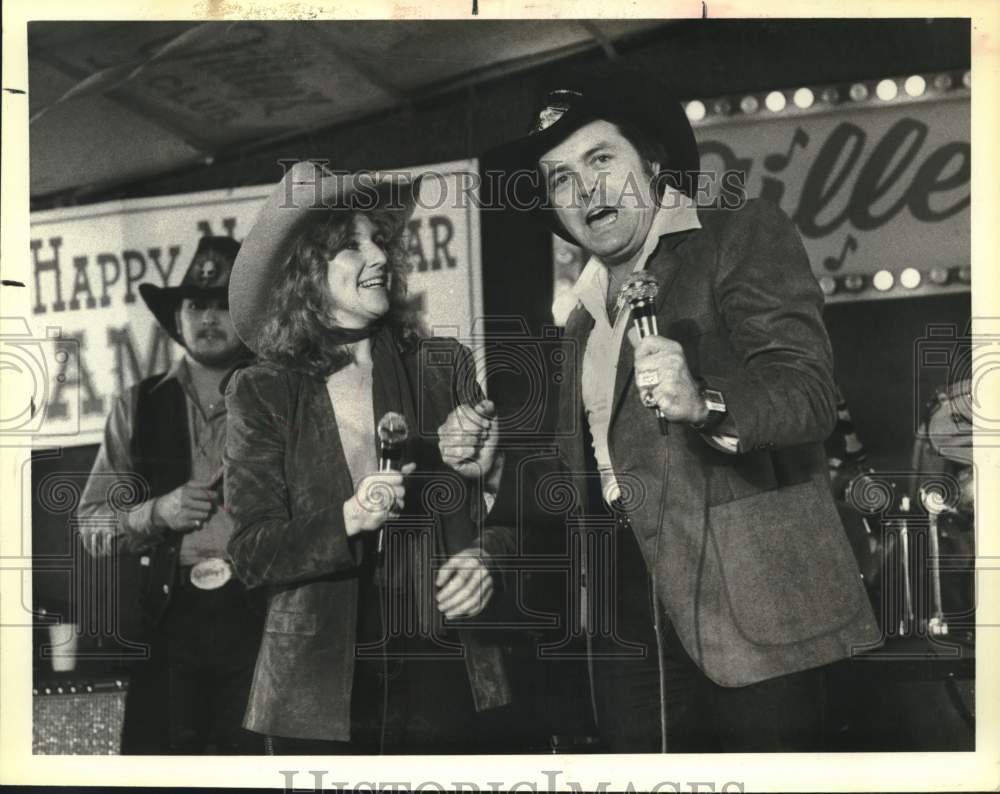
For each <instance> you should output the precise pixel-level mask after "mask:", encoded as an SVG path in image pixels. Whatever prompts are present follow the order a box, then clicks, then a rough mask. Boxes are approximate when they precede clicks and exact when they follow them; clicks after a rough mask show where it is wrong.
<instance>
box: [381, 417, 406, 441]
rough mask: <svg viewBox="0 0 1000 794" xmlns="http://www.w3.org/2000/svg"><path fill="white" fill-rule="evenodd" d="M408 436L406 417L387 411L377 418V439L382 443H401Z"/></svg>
mask: <svg viewBox="0 0 1000 794" xmlns="http://www.w3.org/2000/svg"><path fill="white" fill-rule="evenodd" d="M409 436H410V428H409V425H407V424H406V417H405V416H403V415H402V414H398V413H396V412H395V411H389V412H387V413H386V414H385V416H383V417H382V418H381V419H379V420H378V440H379V442H380V443H382V444H402V443H403V442H404V441H406V439H407V438H409Z"/></svg>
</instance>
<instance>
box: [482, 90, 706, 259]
mask: <svg viewBox="0 0 1000 794" xmlns="http://www.w3.org/2000/svg"><path fill="white" fill-rule="evenodd" d="M599 119H603V120H604V121H610V122H614V123H618V124H623V125H626V126H629V127H634V128H636V129H639V130H640V131H642V132H643V133H644V134H645V135H646V136H647V137H649V138H650V139H651V140H653V141H655V142H657V143H659V144H660V145H662V146H663V147H664V150H665V152H666V162H663V163H660V171H661V173H662V174H663V176H662V182H660V184H661V185H670V186H671V187H673V188H675V189H676V190H679V191H680V192H681V193H684V194H685V195H686V196H689V197H691V198H694V192H695V190H696V188H697V174H698V168H699V163H700V157H699V154H698V144H697V143H696V142H695V139H694V132H693V131H692V129H691V123H690V122H689V121H688V117H687V113H686V112H685V111H684V108H683V107H682V106H681V103H680V102H679V101H678V100H677V99H676V98H674V97H673V96H671V95H670V94H669V93H668V92H667V91H666V90H665V89H662V88H660V87H658V86H657V84H656V81H655V80H653V79H651V78H650V76H649V75H636V74H617V75H614V76H610V77H591V78H580V77H577V78H575V79H573V80H570V81H567V83H566V84H565V85H564V86H562V87H560V88H556V89H553V90H550V91H549V92H548V93H547V94H546V97H545V100H544V101H543V102H542V106H541V109H540V110H539V111H538V112H537V113H536V114H535V116H534V118H533V119H532V123H531V128H530V130H529V132H528V134H527V135H525V136H524V137H522V138H518V139H516V140H514V141H510V142H508V143H505V144H503V145H501V146H499V147H497V148H496V149H494V150H493V151H492V153H491V154H492V155H493V156H495V157H497V158H498V159H500V160H501V161H502V162H503V163H504V165H505V166H506V167H507V168H512V169H513V170H515V171H521V172H525V171H537V170H538V163H539V160H540V159H541V158H542V155H544V154H545V153H546V152H549V151H551V150H552V149H553V148H555V147H556V146H558V145H559V144H560V143H562V142H563V141H564V140H566V138H568V137H569V136H570V135H572V134H573V133H574V132H576V131H577V130H578V129H580V128H581V127H583V126H584V125H586V124H589V123H590V122H592V121H597V120H599ZM532 198H533V199H535V201H534V202H533V205H534V211H535V212H536V213H538V214H539V216H540V218H541V220H542V221H544V222H545V223H546V224H547V225H548V226H549V227H550V228H551V229H552V231H553V232H555V233H556V234H558V235H559V236H560V237H562V238H563V239H565V240H568V241H569V242H571V243H573V244H574V245H575V244H576V241H575V240H574V239H573V238H572V237H571V236H570V235H569V233H568V232H567V231H566V230H565V229H564V228H563V226H562V224H561V223H559V220H558V218H557V217H556V214H555V212H554V211H552V210H551V208H547V207H546V206H545V204H546V196H545V188H544V184H543V183H542V182H541V180H539V181H538V191H537V192H536V193H535V194H534V195H533V196H532Z"/></svg>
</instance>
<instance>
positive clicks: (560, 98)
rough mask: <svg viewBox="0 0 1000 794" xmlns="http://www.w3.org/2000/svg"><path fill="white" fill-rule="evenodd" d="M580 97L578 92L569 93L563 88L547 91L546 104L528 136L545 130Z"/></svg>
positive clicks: (563, 114)
mask: <svg viewBox="0 0 1000 794" xmlns="http://www.w3.org/2000/svg"><path fill="white" fill-rule="evenodd" d="M582 96H583V94H581V93H580V92H579V91H570V90H568V89H564V88H560V89H557V90H555V91H549V95H548V97H547V99H546V101H547V102H548V104H547V105H546V106H545V107H543V108H542V109H541V110H540V111H539V113H538V120H537V121H536V122H535V126H534V127H533V128H532V130H531V133H530V134H532V135H533V134H534V133H536V132H541V131H542V130H547V129H548V128H549V127H551V126H552V125H553V124H555V123H556V122H557V121H559V119H561V118H562V117H563V116H565V115H566V112H567V111H568V110H569V109H570V108H571V107H572V105H573V102H574V101H576V100H578V99H580V98H581V97H582Z"/></svg>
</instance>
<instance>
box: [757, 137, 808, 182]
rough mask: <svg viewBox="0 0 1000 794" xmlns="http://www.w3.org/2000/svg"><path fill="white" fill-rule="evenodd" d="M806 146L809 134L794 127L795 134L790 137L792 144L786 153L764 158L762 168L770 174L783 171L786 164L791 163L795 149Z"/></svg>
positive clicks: (786, 166)
mask: <svg viewBox="0 0 1000 794" xmlns="http://www.w3.org/2000/svg"><path fill="white" fill-rule="evenodd" d="M808 145H809V133H807V132H806V131H805V130H804V129H802V128H801V127H796V128H795V134H794V135H793V136H792V142H791V143H790V144H789V145H788V151H787V152H785V153H784V154H769V155H768V156H767V157H765V158H764V168H766V169H767V170H768V171H771V172H772V173H776V172H778V171H784V170H785V169H786V168H788V164H789V163H790V162H791V161H792V155H793V154H795V149H796V148H800V149H805V148H806V146H808Z"/></svg>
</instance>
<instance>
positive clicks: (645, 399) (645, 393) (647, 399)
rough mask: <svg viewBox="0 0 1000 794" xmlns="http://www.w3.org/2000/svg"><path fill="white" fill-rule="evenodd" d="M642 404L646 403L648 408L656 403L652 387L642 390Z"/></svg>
mask: <svg viewBox="0 0 1000 794" xmlns="http://www.w3.org/2000/svg"><path fill="white" fill-rule="evenodd" d="M642 404H643V405H645V406H646V407H647V408H652V407H653V406H654V405H656V397H654V396H653V390H652V389H643V390H642Z"/></svg>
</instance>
